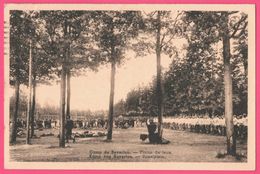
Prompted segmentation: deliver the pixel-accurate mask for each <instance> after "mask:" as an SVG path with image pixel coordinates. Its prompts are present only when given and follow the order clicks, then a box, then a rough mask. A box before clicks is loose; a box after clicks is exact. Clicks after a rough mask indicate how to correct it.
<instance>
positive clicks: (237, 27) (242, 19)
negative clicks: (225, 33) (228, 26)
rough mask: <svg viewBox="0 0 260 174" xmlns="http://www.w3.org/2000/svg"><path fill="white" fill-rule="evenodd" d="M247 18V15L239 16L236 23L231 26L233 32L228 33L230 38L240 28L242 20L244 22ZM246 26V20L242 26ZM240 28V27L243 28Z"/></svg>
mask: <svg viewBox="0 0 260 174" xmlns="http://www.w3.org/2000/svg"><path fill="white" fill-rule="evenodd" d="M246 19H247V16H242V17H241V18H240V20H239V21H238V22H237V23H236V25H234V27H232V28H233V30H234V31H233V33H232V34H231V35H230V38H232V37H234V36H235V35H236V33H237V31H238V30H240V28H239V27H240V25H241V24H242V22H244V21H245V20H246ZM246 26H247V22H246V24H245V26H244V27H243V28H245V27H246ZM243 28H242V29H243Z"/></svg>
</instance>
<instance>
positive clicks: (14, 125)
mask: <svg viewBox="0 0 260 174" xmlns="http://www.w3.org/2000/svg"><path fill="white" fill-rule="evenodd" d="M19 98H20V82H19V80H18V79H16V81H15V107H14V114H13V117H12V126H11V134H10V140H9V141H10V144H14V143H16V135H17V118H18V110H19Z"/></svg>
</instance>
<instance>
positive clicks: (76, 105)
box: [36, 54, 172, 111]
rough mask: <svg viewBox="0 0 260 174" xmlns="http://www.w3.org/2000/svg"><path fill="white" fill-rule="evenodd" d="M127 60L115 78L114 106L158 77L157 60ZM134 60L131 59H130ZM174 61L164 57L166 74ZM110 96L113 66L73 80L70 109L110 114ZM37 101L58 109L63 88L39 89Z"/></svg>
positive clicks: (43, 86)
mask: <svg viewBox="0 0 260 174" xmlns="http://www.w3.org/2000/svg"><path fill="white" fill-rule="evenodd" d="M127 55H128V58H127V60H126V61H125V62H124V63H123V64H122V65H120V66H119V67H117V70H116V77H115V103H116V102H118V101H119V100H120V99H125V97H126V95H127V93H128V92H129V91H131V89H134V88H137V87H139V86H146V85H148V84H149V83H150V82H151V81H152V78H153V76H154V75H156V56H155V55H149V56H146V57H137V58H135V57H134V56H131V54H127ZM129 57H132V58H129ZM171 62H172V58H169V57H168V56H162V58H161V64H162V67H163V70H164V71H165V70H167V69H168V67H169V65H170V64H171ZM109 93H110V65H106V66H101V67H99V69H98V72H92V71H88V72H86V74H85V75H81V76H77V77H72V78H71V109H72V110H73V109H77V110H88V109H90V110H92V111H95V110H107V109H108V104H109ZM36 100H37V102H38V103H39V104H40V105H41V106H44V105H52V106H57V107H58V106H59V100H60V84H59V83H55V84H53V85H49V86H47V85H39V86H38V87H37V91H36Z"/></svg>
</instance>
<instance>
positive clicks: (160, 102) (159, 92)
mask: <svg viewBox="0 0 260 174" xmlns="http://www.w3.org/2000/svg"><path fill="white" fill-rule="evenodd" d="M157 27H158V28H157V33H156V60H157V84H156V89H157V102H158V103H157V105H158V133H159V136H160V138H162V117H163V99H162V97H163V94H162V74H161V71H162V70H161V12H160V11H158V14H157Z"/></svg>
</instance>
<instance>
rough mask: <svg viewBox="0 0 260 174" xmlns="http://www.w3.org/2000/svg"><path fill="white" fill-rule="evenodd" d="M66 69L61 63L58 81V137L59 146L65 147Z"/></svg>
mask: <svg viewBox="0 0 260 174" xmlns="http://www.w3.org/2000/svg"><path fill="white" fill-rule="evenodd" d="M65 89H66V70H65V67H64V65H62V70H61V83H60V91H61V93H60V139H59V146H60V147H65V98H66V90H65Z"/></svg>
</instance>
